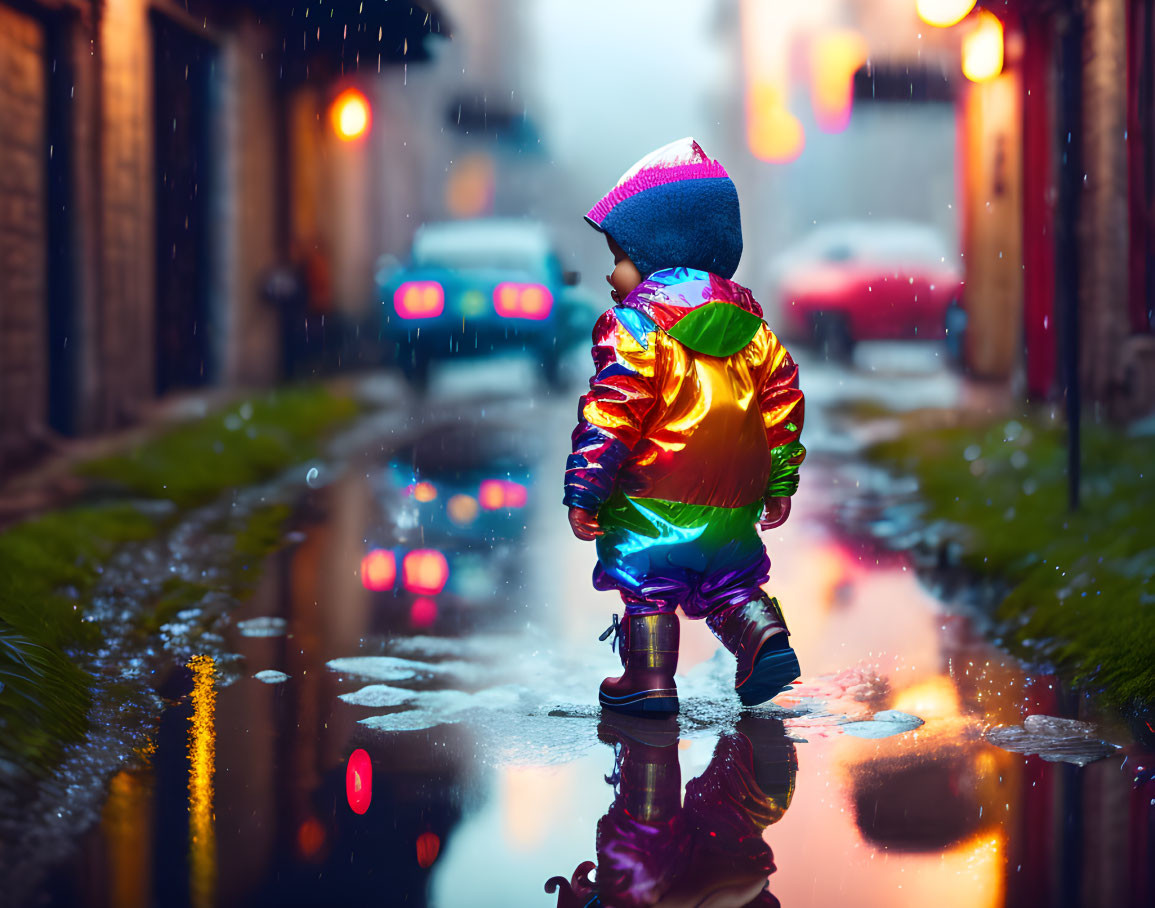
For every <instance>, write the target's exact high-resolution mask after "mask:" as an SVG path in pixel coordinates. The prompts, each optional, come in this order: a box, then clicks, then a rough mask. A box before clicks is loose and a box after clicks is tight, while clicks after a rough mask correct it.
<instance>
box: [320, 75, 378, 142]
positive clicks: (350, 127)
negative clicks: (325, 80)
mask: <svg viewBox="0 0 1155 908" xmlns="http://www.w3.org/2000/svg"><path fill="white" fill-rule="evenodd" d="M329 111H330V113H329V115H330V117H331V118H332V120H333V129H334V130H335V131H336V133H337V135H338V136H340V137H341V138H342V139H343V140H344V141H346V142H351V141H352V140H353V139H357V138H360V137H361V136H363V135H364V134H365V133H366V132H367V131H368V129H369V121H370V119H371V116H370V113H369V99H368V98H366V97H365V96H364V95H363V94H361V92H359V91H357V89H355V88H346V89H345V90H344V91H343V92H341V94H339V95H337V99H336V100H335V101H334V102H333V105H332V107H330V109H329Z"/></svg>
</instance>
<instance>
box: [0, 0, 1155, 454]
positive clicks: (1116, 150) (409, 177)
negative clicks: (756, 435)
mask: <svg viewBox="0 0 1155 908" xmlns="http://www.w3.org/2000/svg"><path fill="white" fill-rule="evenodd" d="M974 7H975V4H973V3H970V2H967V0H918V2H916V0H816V2H813V3H808V4H806V5H805V6H804V8H803V7H798V6H797V5H794V4H780V3H774V2H771V0H718V2H704V0H702V2H690V3H686V4H680V5H679V10H678V15H677V16H672V15H670V14H669V10H668V7H667V5H666V4H664V3H660V2H656V0H638V2H637V3H634V4H631V6H630V10H629V17H630V18H629V20H628V22H629V24H628V25H627V24H626V23H627V19H626V18H625V13H624V11H623V10H621V9H620V8H619V5H618V4H615V3H610V2H605V0H590V2H588V3H583V4H580V5H578V4H551V3H547V2H544V0H520V2H519V0H489V2H484V3H478V2H472V3H471V2H464V0H454V2H448V0H446V2H441V3H438V4H434V3H432V2H427V0H390V2H387V3H373V4H368V3H365V4H362V3H358V2H348V0H335V2H327V3H317V2H300V3H296V4H291V3H275V2H270V0H254V2H245V3H222V2H189V3H176V2H167V0H151V2H149V0H90V2H84V0H43V2H33V0H0V135H2V137H3V141H0V400H2V401H3V403H2V405H0V464H2V465H4V466H5V467H8V466H12V465H16V464H22V463H27V462H29V461H31V460H34V459H35V458H36V457H37V456H38V455H39V454H41V453H42V452H44V451H45V450H46V449H48V448H51V447H52V446H53V445H54V444H56V443H57V441H58V440H59V439H61V438H63V437H67V436H74V435H83V434H90V433H94V432H100V431H103V430H107V429H110V428H113V427H117V426H121V425H124V424H127V423H131V422H133V421H135V420H138V419H140V418H141V417H142V415H143V414H144V413H146V412H147V410H148V408H149V406H150V405H151V404H152V403H153V402H154V401H156V400H157V399H158V398H161V397H163V396H165V395H169V394H171V393H173V392H178V391H181V390H184V389H194V388H201V387H206V386H208V387H230V386H236V385H262V384H268V383H272V382H274V381H277V380H279V379H280V378H282V377H286V376H300V375H302V374H313V373H317V372H325V371H331V370H335V369H339V368H350V367H358V366H364V365H369V364H375V363H379V362H382V361H386V362H387V361H388V359H389V356H390V351H389V350H388V349H382V347H383V346H387V345H381V344H379V343H378V340H377V338H378V335H377V331H376V326H377V320H378V315H377V313H378V312H379V311H380V307H381V305H382V300H381V299H379V298H378V297H379V295H380V294H379V292H378V290H377V286H378V282H377V280H376V275H377V274H378V272H379V271H380V270H381V269H388V268H390V267H393V266H395V265H396V264H398V263H401V262H403V261H404V260H405V259H406V257H407V255H408V250H409V245H410V242H411V239H412V236H413V234H414V231H415V230H416V228H417V227H418V226H419V225H420V224H422V223H424V222H427V221H435V220H442V219H447V218H470V217H476V216H484V215H494V214H496V215H512V216H521V217H529V218H534V219H537V220H540V221H542V222H544V223H545V224H546V225H547V226H549V227H550V228H551V229H552V230H553V233H554V235H555V238H556V240H557V243H558V248H559V249H560V250H561V253H562V255H563V258H564V260H565V265H566V267H567V268H574V267H576V268H578V269H579V270H582V271H583V272H585V274H586V278H587V280H586V284H587V286H592V287H596V286H597V285H598V284H599V283H600V275H601V273H603V272H602V269H605V262H604V255H603V254H602V253H601V248H600V246H599V244H598V241H597V238H596V237H594V236H593V235H591V234H590V232H589V231H588V229H587V228H585V227H584V225H583V224H582V222H581V219H580V215H581V213H582V212H583V211H584V210H585V209H586V208H587V207H588V206H589V205H590V204H591V203H592V202H593V201H594V200H596V199H597V198H598V197H599V196H600V194H601V193H602V192H603V191H604V190H605V189H606V188H607V187H608V186H609V185H610V184H611V182H612V181H613V180H614V179H615V178H616V176H617V175H618V173H620V172H621V171H622V170H624V169H625V167H626V166H627V165H628V164H629V163H630V162H631V161H633V160H634V159H636V158H637V157H639V156H640V155H641V154H643V153H644V152H646V151H648V150H649V149H651V148H653V147H656V146H657V145H659V144H662V143H664V142H666V141H669V140H671V139H673V138H677V137H678V136H680V135H685V134H691V133H692V134H693V135H695V136H696V137H697V138H698V139H699V141H701V142H702V144H703V145H704V147H705V148H706V150H707V152H708V153H709V154H711V155H712V156H715V157H718V158H720V159H721V160H723V161H724V162H725V163H726V165H727V167H728V168H729V169H730V170H731V172H732V173H733V174H734V176H735V178H736V181H737V183H738V186H739V191H740V194H741V198H742V204H743V216H744V225H745V230H746V255H745V259H744V261H743V265H742V269H741V271H740V272H739V275H738V278H739V279H740V280H742V281H744V282H745V283H747V284H749V285H750V286H751V288H752V289H753V290H754V292H755V294H756V295H758V296H760V298H762V299H763V301H764V302H765V303H766V304H767V313H768V319H769V320H770V321H771V323H772V325H773V324H774V323H775V319H776V314H775V311H776V310H775V302H776V300H775V297H776V295H777V293H778V288H777V287H776V285H775V280H776V278H775V273H776V272H775V268H776V264H775V257H776V256H780V255H781V254H783V252H784V251H785V252H786V253H789V250H790V249H791V244H792V243H793V242H794V241H796V240H797V239H798V238H799V237H801V236H803V235H805V234H806V233H807V232H809V231H810V230H812V229H815V228H817V227H822V226H824V225H828V224H831V223H834V222H838V221H841V220H853V221H867V222H869V221H871V220H878V221H882V220H890V219H903V220H905V221H909V222H913V223H915V224H921V225H925V226H926V227H927V228H929V229H931V230H933V231H934V232H935V234H936V235H937V236H938V237H940V238H941V241H942V243H943V244H944V248H946V249H947V250H949V253H950V255H951V257H952V258H953V257H954V256H956V255H957V256H958V259H957V264H958V266H959V267H960V268H961V270H962V274H963V280H964V282H965V284H964V286H965V290H964V293H963V297H964V299H963V300H961V301H960V302H962V303H963V304H964V307H965V309H966V311H967V317H968V323H967V331H966V335H965V337H966V343H965V352H964V362H965V366H966V368H967V369H968V370H969V372H970V373H971V374H972V375H973V376H974V377H975V378H977V379H985V380H991V381H995V382H1001V383H1006V384H1007V385H1008V387H1010V388H1012V389H1013V390H1015V391H1016V393H1021V394H1026V395H1028V396H1030V397H1031V398H1033V399H1052V400H1054V399H1058V398H1060V397H1061V396H1062V395H1063V393H1064V388H1065V382H1064V379H1063V377H1062V370H1061V368H1060V366H1061V361H1062V356H1061V355H1060V354H1061V353H1062V349H1063V348H1062V347H1061V343H1060V342H1061V339H1062V338H1063V337H1065V336H1066V335H1065V334H1064V330H1065V328H1066V327H1068V326H1070V328H1071V331H1070V337H1071V338H1074V337H1078V338H1080V339H1081V341H1080V343H1079V345H1078V349H1077V350H1074V349H1070V350H1068V351H1067V352H1068V354H1069V356H1068V358H1069V359H1070V358H1071V357H1075V356H1077V357H1078V359H1079V375H1080V382H1081V386H1082V388H1083V391H1084V392H1085V394H1086V395H1087V396H1088V398H1089V400H1090V401H1091V402H1092V403H1093V404H1095V405H1098V406H1099V408H1100V412H1102V413H1103V414H1107V415H1111V416H1117V417H1131V416H1135V415H1138V414H1141V413H1144V412H1146V411H1148V410H1150V409H1151V406H1152V405H1153V404H1155V341H1153V339H1152V335H1151V324H1152V310H1153V301H1155V246H1153V244H1155V232H1153V231H1155V224H1153V211H1152V203H1153V201H1155V117H1153V114H1155V106H1153V105H1155V60H1153V45H1155V37H1153V36H1155V31H1153V25H1152V22H1151V10H1150V7H1149V4H1147V3H1145V2H1142V0H1086V2H1081V3H1076V2H1070V0H997V2H984V3H980V4H979V5H978V7H977V8H974ZM955 18H957V19H960V20H961V21H960V22H959V23H958V24H957V25H953V26H949V27H945V26H946V25H947V23H950V22H951V21H952V19H955ZM638 22H643V23H646V24H645V27H644V28H639V27H638V26H637V24H636V23H638ZM931 22H939V23H942V24H943V26H944V27H940V26H936V25H933V24H931ZM619 25H621V27H618V26H619ZM964 73H965V75H964ZM912 283H913V280H912ZM786 302H789V301H786Z"/></svg>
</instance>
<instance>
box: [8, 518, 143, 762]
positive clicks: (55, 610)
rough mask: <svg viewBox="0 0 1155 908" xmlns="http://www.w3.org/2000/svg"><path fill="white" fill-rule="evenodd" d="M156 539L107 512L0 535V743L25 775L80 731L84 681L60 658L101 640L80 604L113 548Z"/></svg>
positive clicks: (139, 524) (43, 521) (40, 522)
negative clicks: (68, 592) (68, 591)
mask: <svg viewBox="0 0 1155 908" xmlns="http://www.w3.org/2000/svg"><path fill="white" fill-rule="evenodd" d="M155 531H156V525H155V524H154V522H153V520H152V519H151V518H149V517H147V516H145V515H144V514H142V513H141V512H140V511H138V510H137V509H135V508H133V507H131V506H129V505H122V504H114V505H104V506H94V507H78V508H72V509H70V510H68V511H62V512H56V513H52V514H47V515H45V516H43V517H40V518H37V519H35V520H30V521H27V522H25V523H22V524H18V525H17V526H15V527H12V528H11V529H9V530H7V531H6V532H5V533H4V534H3V535H0V577H2V578H3V583H2V584H0V683H2V684H3V689H0V739H2V740H3V742H4V745H3V746H4V751H5V752H7V753H8V754H10V755H12V756H11V757H9V759H12V758H15V759H17V760H18V761H19V762H20V763H22V764H23V765H24V768H31V767H35V766H40V767H42V766H45V765H47V764H48V763H49V762H50V761H51V760H52V759H53V757H54V756H55V755H56V753H57V751H58V748H59V745H60V743H61V742H63V741H65V740H70V739H72V738H74V737H76V736H78V735H79V734H80V733H81V732H82V731H83V729H84V715H85V711H86V710H87V708H88V703H89V695H88V681H89V678H88V675H87V674H86V673H85V672H84V671H82V670H81V669H80V668H78V667H77V666H76V665H75V664H74V663H73V662H72V661H71V660H70V659H69V658H68V657H67V656H66V655H65V654H64V650H65V649H68V648H71V647H80V646H91V645H94V644H95V643H96V642H97V641H98V639H99V632H98V630H97V628H96V627H95V625H93V624H90V623H88V622H86V621H85V620H84V615H83V612H82V610H81V607H80V604H79V600H80V598H81V597H83V596H84V594H85V593H86V592H88V591H89V590H90V589H91V588H92V586H93V585H94V584H95V582H96V580H97V578H98V576H99V574H98V566H99V564H100V562H101V561H103V560H104V559H105V558H107V557H108V556H109V555H110V554H111V553H112V552H113V550H114V549H116V548H117V546H120V545H123V544H124V543H126V542H131V541H136V540H141V539H147V538H148V537H149V536H151V535H152V534H153V533H154V532H155ZM68 588H71V589H72V590H73V591H75V593H76V596H75V597H72V596H70V595H65V594H64V593H63V592H62V591H63V590H66V589H68Z"/></svg>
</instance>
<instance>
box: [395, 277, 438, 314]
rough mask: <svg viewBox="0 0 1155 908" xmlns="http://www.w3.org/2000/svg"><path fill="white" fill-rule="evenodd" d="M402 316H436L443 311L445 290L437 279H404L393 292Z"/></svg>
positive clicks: (396, 306) (398, 311) (398, 312)
mask: <svg viewBox="0 0 1155 908" xmlns="http://www.w3.org/2000/svg"><path fill="white" fill-rule="evenodd" d="M393 308H394V310H396V312H397V314H398V315H400V316H401V317H402V318H436V317H437V316H439V315H440V314H441V313H442V312H444V311H445V290H444V289H443V288H442V286H441V285H440V284H439V283H437V281H406V282H405V283H404V284H402V285H401V286H400V287H398V288H397V290H396V291H395V292H394V293H393Z"/></svg>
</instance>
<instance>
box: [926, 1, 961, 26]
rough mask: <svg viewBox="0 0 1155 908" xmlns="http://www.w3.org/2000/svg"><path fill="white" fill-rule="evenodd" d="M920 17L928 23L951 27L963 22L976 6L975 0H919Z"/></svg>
mask: <svg viewBox="0 0 1155 908" xmlns="http://www.w3.org/2000/svg"><path fill="white" fill-rule="evenodd" d="M916 8H917V9H918V17H919V18H920V19H922V21H923V22H925V23H927V25H937V26H938V27H939V28H949V27H950V26H952V25H955V24H957V23H959V22H962V20H963V19H965V18H966V17H967V16H968V15H970V11H971V10H972V9H974V8H975V0H918V3H917V6H916Z"/></svg>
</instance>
